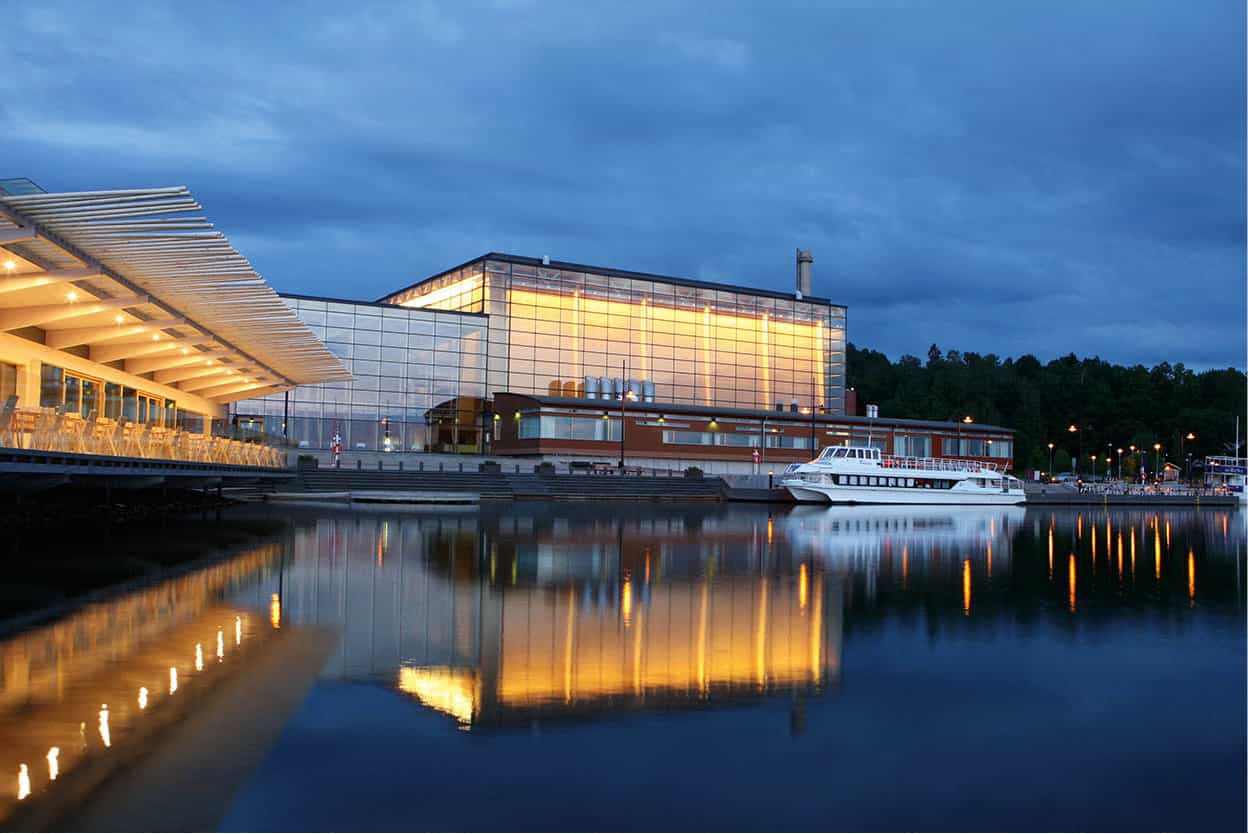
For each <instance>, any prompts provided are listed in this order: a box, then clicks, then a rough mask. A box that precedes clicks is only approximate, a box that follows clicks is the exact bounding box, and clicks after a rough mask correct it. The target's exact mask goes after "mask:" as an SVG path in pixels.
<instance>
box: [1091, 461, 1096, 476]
mask: <svg viewBox="0 0 1248 834" xmlns="http://www.w3.org/2000/svg"><path fill="white" fill-rule="evenodd" d="M1092 480H1094V481H1095V480H1096V455H1093V456H1092Z"/></svg>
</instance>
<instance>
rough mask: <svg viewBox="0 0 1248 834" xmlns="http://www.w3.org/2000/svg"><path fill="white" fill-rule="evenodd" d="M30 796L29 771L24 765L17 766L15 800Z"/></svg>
mask: <svg viewBox="0 0 1248 834" xmlns="http://www.w3.org/2000/svg"><path fill="white" fill-rule="evenodd" d="M28 796H30V769H29V768H27V767H26V765H25V764H20V765H18V766H17V798H18V799H25V798H26V797H28Z"/></svg>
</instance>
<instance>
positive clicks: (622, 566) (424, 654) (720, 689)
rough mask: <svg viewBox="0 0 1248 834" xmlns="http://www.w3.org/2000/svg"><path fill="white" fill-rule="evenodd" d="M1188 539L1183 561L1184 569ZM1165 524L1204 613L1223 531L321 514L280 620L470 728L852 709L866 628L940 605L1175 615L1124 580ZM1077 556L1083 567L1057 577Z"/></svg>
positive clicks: (879, 517) (717, 515)
mask: <svg viewBox="0 0 1248 834" xmlns="http://www.w3.org/2000/svg"><path fill="white" fill-rule="evenodd" d="M1171 522H1173V524H1174V525H1175V530H1176V531H1178V533H1177V535H1176V539H1177V541H1178V542H1179V543H1183V550H1182V552H1174V551H1171V550H1168V549H1167V550H1165V553H1164V554H1163V550H1162V539H1161V527H1162V526H1163V525H1168V524H1170V523H1171ZM1085 526H1086V527H1087V529H1086V530H1085ZM1148 526H1151V527H1153V529H1154V531H1156V533H1157V535H1156V537H1155V545H1156V558H1155V561H1156V565H1157V568H1156V570H1157V577H1158V578H1159V579H1160V577H1161V564H1162V561H1163V555H1164V556H1165V558H1167V559H1168V558H1175V559H1179V560H1184V561H1185V562H1186V563H1187V565H1188V566H1185V567H1184V568H1182V574H1181V575H1182V576H1183V577H1184V580H1185V587H1184V589H1183V590H1184V592H1185V593H1184V603H1185V604H1186V605H1195V603H1196V599H1197V596H1196V593H1195V589H1196V582H1197V572H1196V563H1197V561H1198V560H1199V559H1200V558H1203V557H1200V556H1198V555H1197V554H1198V553H1204V552H1205V551H1206V547H1205V546H1204V544H1203V543H1202V544H1200V545H1197V543H1196V542H1197V540H1198V539H1201V540H1202V541H1203V539H1204V538H1207V537H1208V533H1209V532H1210V531H1212V530H1214V529H1216V530H1217V531H1219V532H1222V531H1223V529H1225V528H1226V525H1224V524H1223V523H1222V518H1220V517H1219V518H1217V519H1209V518H1207V517H1206V516H1203V515H1201V514H1199V513H1182V512H1175V513H1167V514H1165V517H1164V518H1159V517H1158V515H1157V514H1156V513H1148V514H1146V513H1132V512H1121V511H1115V512H1114V514H1113V517H1112V518H1111V517H1110V514H1109V513H1108V512H1069V513H1064V512H1060V511H1056V512H1055V511H1046V512H1043V513H1035V512H1033V513H1031V514H1028V512H1027V511H1026V510H1024V509H1023V508H1018V507H1009V508H982V509H979V508H976V509H957V508H917V509H912V510H898V509H895V508H882V507H876V508H867V507H860V508H846V507H836V508H810V507H799V508H794V509H792V510H789V511H780V512H775V511H772V512H767V511H765V510H759V509H756V508H751V507H733V508H731V509H723V508H706V507H699V508H675V509H671V510H663V509H660V510H651V509H626V510H624V511H619V510H609V509H602V508H585V507H582V508H576V509H574V510H567V509H564V508H559V509H549V508H524V509H519V508H504V509H496V510H493V511H482V512H481V513H480V514H478V515H464V514H456V515H447V516H408V517H399V516H394V517H385V516H375V515H368V516H351V515H341V516H330V517H321V518H314V517H309V518H307V519H304V520H302V521H301V522H300V523H299V524H298V526H297V529H296V530H295V532H294V534H293V547H292V554H293V556H292V558H291V559H289V560H288V561H287V563H286V566H285V568H284V569H283V572H282V578H281V581H282V585H283V590H282V593H281V594H280V600H279V599H278V598H277V597H276V596H274V597H273V598H272V599H271V602H270V612H271V614H272V613H273V612H277V611H280V615H277V614H273V622H274V624H277V623H278V622H279V620H280V621H282V622H290V623H294V624H301V623H333V624H336V625H339V626H341V627H342V628H343V637H342V640H341V643H340V645H339V648H338V652H337V655H336V657H335V658H334V659H333V660H332V662H331V663H330V665H329V668H328V669H327V670H326V675H327V676H328V677H331V678H334V679H338V680H353V681H370V682H375V683H377V684H379V685H383V686H393V687H396V688H397V689H398V690H400V691H402V692H404V693H406V694H407V695H410V696H412V697H413V698H414V699H415V700H416V701H417V702H419V703H420V704H422V705H424V706H426V707H428V708H430V709H433V710H436V711H438V712H441V713H444V714H446V715H448V716H451V717H453V718H454V719H455V720H456V721H457V722H458V723H460V724H462V725H464V726H465V727H467V726H471V727H473V728H486V727H490V726H500V725H507V724H511V723H516V722H524V721H532V720H534V719H545V718H558V717H571V716H582V717H583V716H589V715H594V714H601V713H606V712H618V711H627V710H638V709H673V708H681V707H689V706H695V705H698V704H702V703H709V702H716V701H733V702H739V701H742V700H759V699H766V698H770V697H775V696H784V697H787V698H790V699H798V700H801V699H804V698H809V697H818V696H820V695H822V694H824V693H826V692H827V691H829V690H835V688H836V685H837V684H838V682H839V680H840V675H841V654H842V644H843V641H844V639H845V638H844V634H845V630H846V628H847V627H848V626H849V624H850V623H855V624H856V626H855V627H864V626H869V624H870V623H872V622H873V621H875V620H877V619H878V618H879V617H881V616H883V617H888V616H891V615H895V614H897V613H899V612H903V611H906V610H910V609H913V608H914V607H915V606H918V607H920V608H922V609H923V610H924V614H925V616H926V617H927V618H928V622H929V627H931V628H943V627H949V621H948V618H949V617H950V616H952V615H953V614H954V613H955V612H956V614H957V615H959V617H960V618H961V619H964V620H966V621H967V622H968V624H971V625H974V624H975V623H977V622H979V621H980V620H981V619H983V618H989V619H992V618H1001V617H1007V618H1014V617H1018V616H1030V615H1029V614H1027V612H1028V611H1029V610H1034V611H1039V612H1041V613H1043V614H1045V615H1047V616H1056V615H1057V614H1058V613H1059V612H1060V613H1062V614H1065V615H1066V618H1067V619H1069V621H1070V623H1071V624H1074V623H1077V622H1079V621H1080V620H1081V619H1082V618H1083V617H1085V616H1086V617H1092V618H1093V619H1092V620H1088V622H1087V623H1086V624H1085V625H1087V626H1093V625H1094V623H1095V622H1096V619H1097V618H1100V617H1104V616H1110V617H1113V616H1125V615H1128V614H1129V612H1130V611H1131V610H1132V609H1130V608H1127V609H1122V608H1117V607H1116V605H1117V603H1115V602H1113V600H1112V598H1111V595H1112V596H1116V597H1118V598H1120V597H1121V596H1122V595H1124V594H1126V595H1128V596H1130V595H1132V594H1136V595H1139V594H1144V593H1148V594H1150V596H1149V600H1150V601H1151V602H1152V603H1156V602H1157V601H1158V600H1159V599H1160V594H1161V592H1162V591H1164V590H1165V588H1164V583H1163V585H1158V586H1156V587H1154V588H1152V589H1139V588H1136V587H1135V586H1134V583H1128V582H1127V581H1126V577H1125V576H1124V573H1123V570H1124V558H1125V548H1126V544H1125V540H1124V538H1123V533H1124V531H1126V530H1129V531H1130V537H1131V540H1132V541H1134V538H1135V534H1136V530H1137V529H1144V528H1146V527H1148ZM1115 533H1116V534H1117V537H1118V538H1117V543H1118V548H1117V565H1116V567H1117V569H1116V570H1115V563H1114V560H1113V550H1114V548H1113V546H1112V545H1113V542H1114V535H1115ZM1085 534H1086V535H1085ZM1055 550H1059V551H1060V552H1063V553H1066V554H1067V558H1066V560H1065V561H1066V565H1065V568H1066V570H1065V571H1064V575H1062V574H1059V575H1058V576H1056V577H1055V576H1054V551H1055ZM1037 551H1038V552H1037ZM1102 553H1104V554H1105V555H1104V556H1102ZM1033 554H1034V558H1033ZM1020 555H1021V557H1022V558H1021V561H1020ZM1102 558H1104V559H1105V560H1106V567H1105V569H1104V570H1101V571H1097V570H1096V566H1097V562H1098V561H1100V560H1101V559H1102ZM1081 562H1082V563H1084V565H1085V566H1086V570H1087V573H1086V574H1084V573H1082V571H1081V565H1080V563H1081ZM1033 566H1037V567H1039V569H1040V570H1041V571H1042V573H1040V574H1039V575H1037V574H1036V573H1035V567H1033ZM1189 566H1190V567H1189ZM1055 581H1056V582H1058V583H1060V586H1059V585H1057V584H1055ZM955 589H956V590H955ZM951 591H952V592H953V593H956V597H953V598H952V599H950V596H951V595H950V592H951ZM1222 597H1223V598H1224V597H1225V594H1223V595H1222ZM955 599H956V602H954V600H955ZM942 600H948V603H944V602H942ZM1072 616H1073V617H1075V618H1078V619H1070V618H1071V617H1072ZM942 624H944V625H942Z"/></svg>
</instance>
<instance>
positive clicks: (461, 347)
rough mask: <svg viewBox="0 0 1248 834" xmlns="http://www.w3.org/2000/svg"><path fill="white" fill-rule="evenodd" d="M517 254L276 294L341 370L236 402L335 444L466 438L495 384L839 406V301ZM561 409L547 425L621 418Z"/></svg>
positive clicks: (486, 417) (320, 442)
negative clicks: (386, 289) (332, 292)
mask: <svg viewBox="0 0 1248 834" xmlns="http://www.w3.org/2000/svg"><path fill="white" fill-rule="evenodd" d="M526 261H527V259H512V260H497V259H489V258H486V259H481V260H478V261H474V262H472V263H469V264H467V265H465V266H462V267H458V268H456V269H454V270H451V271H449V272H446V273H444V274H442V275H438V276H436V277H434V278H431V279H429V280H428V281H424V282H422V283H420V284H418V285H416V286H414V287H411V288H409V289H406V290H403V291H401V292H399V293H397V294H395V295H393V296H390V297H387V298H385V299H383V300H382V301H381V302H378V303H366V302H349V301H338V300H332V299H314V298H307V297H300V296H286V297H285V300H286V302H287V303H288V304H290V305H291V307H292V308H293V309H294V310H295V312H296V313H297V314H298V316H299V318H300V319H302V320H303V321H304V322H305V323H306V324H307V325H308V326H309V327H311V328H312V330H313V332H314V333H316V335H317V336H318V337H320V338H321V339H322V340H323V341H324V342H325V343H326V345H328V347H329V349H330V350H331V351H333V352H334V354H336V355H337V356H338V357H339V358H341V359H342V360H343V363H344V364H345V365H346V366H347V368H348V369H349V370H350V371H351V374H352V376H353V378H354V379H353V380H352V381H351V382H347V383H331V384H324V385H309V386H300V387H298V388H297V389H295V390H293V391H291V392H290V393H289V395H288V396H289V399H287V395H283V394H273V395H269V396H266V397H262V398H256V399H251V400H243V401H241V402H239V403H236V404H235V406H234V409H233V411H234V414H235V416H236V418H238V419H241V420H250V421H253V422H252V423H251V424H249V425H255V424H257V423H258V424H260V425H262V426H263V431H265V432H266V433H268V434H272V435H282V434H286V435H288V437H289V438H290V440H291V442H292V444H294V445H297V446H301V447H307V448H316V449H325V448H329V446H330V445H331V443H332V440H333V437H334V436H335V434H337V435H339V436H340V437H341V438H342V446H343V450H344V451H348V452H349V451H360V450H368V451H399V450H404V451H430V452H434V451H441V452H474V451H481V450H483V449H485V448H487V447H488V444H489V441H490V437H489V435H490V432H491V431H492V430H493V428H492V427H493V422H494V421H493V416H494V415H493V414H492V412H491V410H490V403H491V401H492V398H493V397H494V395H495V394H498V393H502V392H511V393H517V394H533V395H554V396H562V397H570V398H577V399H587V400H594V399H618V398H619V397H620V396H622V395H623V392H624V391H631V392H632V394H633V396H634V397H635V398H636V399H637V400H639V401H645V402H655V403H680V404H688V405H702V406H708V407H712V408H715V407H722V408H730V407H737V408H751V409H767V410H772V409H775V408H777V407H783V408H784V409H785V410H786V411H791V410H794V406H795V405H796V407H797V408H800V409H816V410H819V411H821V412H823V413H827V414H834V415H835V414H842V413H844V390H845V308H844V307H838V306H835V305H831V304H828V303H827V302H824V301H818V300H813V301H812V300H809V299H807V300H803V301H798V300H796V299H795V298H793V297H792V296H788V295H784V294H780V293H768V292H766V291H751V290H745V289H740V288H725V287H720V286H716V285H710V284H699V283H696V282H685V281H681V280H679V279H664V278H661V277H657V276H643V275H637V274H632V273H627V274H626V273H608V272H606V271H595V270H592V269H588V268H578V269H576V270H570V269H567V268H563V267H562V266H560V267H559V268H555V267H547V266H541V265H539V264H537V263H529V262H526ZM543 419H545V418H543ZM534 422H535V425H534V426H532V427H530V426H525V430H526V431H535V430H538V427H537V425H536V421H534ZM565 422H566V423H567V424H566V425H560V426H554V425H553V424H552V425H551V426H550V427H549V428H550V429H551V430H552V431H558V433H559V436H561V437H562V436H564V435H566V436H567V437H569V438H572V439H580V438H584V439H607V438H608V437H609V436H610V433H611V432H613V431H616V430H618V429H615V428H612V427H611V425H610V424H609V423H602V422H601V421H600V422H599V423H594V422H592V421H588V422H585V423H584V424H582V423H581V422H580V421H577V420H567V421H565ZM285 423H289V425H288V426H286V425H284V424H285ZM541 428H542V430H545V429H546V428H548V427H546V426H542V427H541ZM600 434H601V435H602V437H601V438H600V437H599V435H600Z"/></svg>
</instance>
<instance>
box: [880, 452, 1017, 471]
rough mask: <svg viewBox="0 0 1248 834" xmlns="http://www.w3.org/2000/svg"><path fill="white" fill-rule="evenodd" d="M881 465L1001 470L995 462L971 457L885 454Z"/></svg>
mask: <svg viewBox="0 0 1248 834" xmlns="http://www.w3.org/2000/svg"><path fill="white" fill-rule="evenodd" d="M880 466H882V467H884V468H886V469H921V470H924V471H929V472H1000V471H1001V467H1000V466H999V465H998V464H995V463H985V462H983V461H981V460H972V459H969V458H911V457H900V456H898V455H883V456H882V457H881V459H880Z"/></svg>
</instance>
